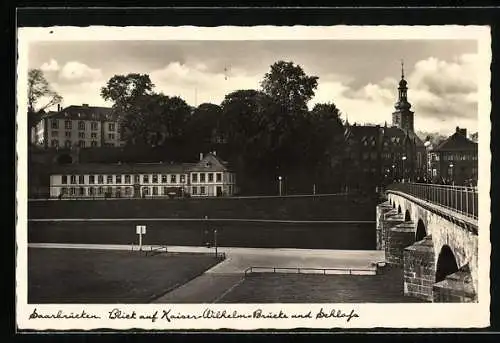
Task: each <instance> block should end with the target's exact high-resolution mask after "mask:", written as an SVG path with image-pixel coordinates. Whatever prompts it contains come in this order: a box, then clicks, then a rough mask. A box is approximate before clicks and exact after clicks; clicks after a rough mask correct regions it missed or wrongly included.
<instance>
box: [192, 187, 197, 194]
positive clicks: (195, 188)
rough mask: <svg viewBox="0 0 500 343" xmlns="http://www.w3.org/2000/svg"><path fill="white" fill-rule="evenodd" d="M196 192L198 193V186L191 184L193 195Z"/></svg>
mask: <svg viewBox="0 0 500 343" xmlns="http://www.w3.org/2000/svg"><path fill="white" fill-rule="evenodd" d="M197 194H198V187H196V186H193V195H197Z"/></svg>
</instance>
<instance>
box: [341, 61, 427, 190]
mask: <svg viewBox="0 0 500 343" xmlns="http://www.w3.org/2000/svg"><path fill="white" fill-rule="evenodd" d="M394 107H395V111H394V112H393V113H392V126H390V127H389V126H387V123H386V124H385V125H384V126H380V125H356V124H354V125H350V124H349V121H346V124H345V134H344V137H345V142H346V155H345V159H344V166H345V168H346V170H349V172H348V173H347V178H348V180H347V182H348V183H349V184H353V183H356V182H358V183H360V184H363V183H365V184H366V183H368V184H371V185H373V184H375V185H381V184H384V183H389V182H392V181H393V180H395V179H403V178H418V177H420V176H422V177H423V175H424V174H425V171H426V163H427V151H426V147H425V145H424V143H423V142H422V140H421V139H420V138H419V137H418V136H417V135H416V134H415V131H414V112H412V111H410V108H411V104H410V103H409V102H408V87H407V82H406V80H405V79H404V70H402V73H401V80H400V82H399V87H398V100H397V102H396V104H395V106H394Z"/></svg>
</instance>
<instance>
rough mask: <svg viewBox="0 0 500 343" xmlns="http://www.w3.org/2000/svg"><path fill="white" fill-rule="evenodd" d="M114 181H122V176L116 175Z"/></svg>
mask: <svg viewBox="0 0 500 343" xmlns="http://www.w3.org/2000/svg"><path fill="white" fill-rule="evenodd" d="M116 183H122V176H121V175H116Z"/></svg>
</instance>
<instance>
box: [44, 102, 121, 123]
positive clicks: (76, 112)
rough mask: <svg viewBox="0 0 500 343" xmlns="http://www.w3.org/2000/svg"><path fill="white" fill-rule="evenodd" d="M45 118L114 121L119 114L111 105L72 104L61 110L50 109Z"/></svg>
mask: <svg viewBox="0 0 500 343" xmlns="http://www.w3.org/2000/svg"><path fill="white" fill-rule="evenodd" d="M45 118H54V119H66V118H67V119H73V120H79V119H81V120H97V121H99V120H109V121H114V120H116V119H117V115H116V114H115V113H114V111H113V109H112V108H111V107H100V106H88V105H82V106H77V105H71V106H68V107H66V108H64V109H62V110H61V111H59V112H55V111H50V112H49V113H47V114H46V115H45Z"/></svg>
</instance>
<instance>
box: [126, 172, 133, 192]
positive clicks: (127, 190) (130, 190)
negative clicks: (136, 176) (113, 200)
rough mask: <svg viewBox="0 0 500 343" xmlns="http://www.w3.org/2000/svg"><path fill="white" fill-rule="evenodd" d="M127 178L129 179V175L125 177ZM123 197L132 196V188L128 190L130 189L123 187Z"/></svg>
mask: <svg viewBox="0 0 500 343" xmlns="http://www.w3.org/2000/svg"><path fill="white" fill-rule="evenodd" d="M127 176H129V177H130V175H127ZM125 195H126V196H130V195H132V188H130V187H125Z"/></svg>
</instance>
